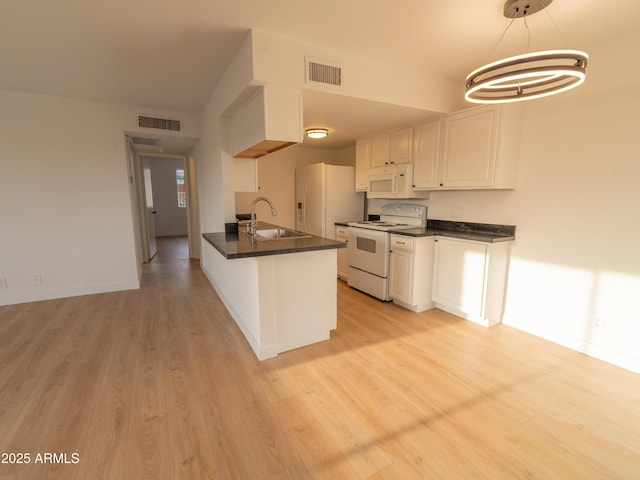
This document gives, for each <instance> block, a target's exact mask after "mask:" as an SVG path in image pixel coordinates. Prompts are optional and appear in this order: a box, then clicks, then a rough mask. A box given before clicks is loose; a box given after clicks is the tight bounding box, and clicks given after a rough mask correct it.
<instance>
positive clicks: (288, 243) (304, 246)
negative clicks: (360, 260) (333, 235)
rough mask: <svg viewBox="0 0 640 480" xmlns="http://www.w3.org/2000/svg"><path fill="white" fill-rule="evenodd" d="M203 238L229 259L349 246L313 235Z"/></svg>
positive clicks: (205, 235)
mask: <svg viewBox="0 0 640 480" xmlns="http://www.w3.org/2000/svg"><path fill="white" fill-rule="evenodd" d="M258 228H282V227H280V226H278V225H273V224H270V223H266V222H258ZM202 237H203V238H204V239H205V240H206V241H207V242H209V243H210V244H211V245H212V246H213V248H215V249H216V250H218V251H219V252H220V253H221V254H222V255H224V257H225V258H228V259H232V258H247V257H262V256H265V255H281V254H284V253H296V252H310V251H312V250H330V249H333V248H345V247H346V246H347V244H346V243H343V242H339V241H336V240H331V239H329V238H324V237H318V236H316V235H311V236H310V237H306V238H287V239H282V240H267V241H257V240H254V239H252V238H251V237H249V236H248V235H246V234H245V233H243V232H239V233H224V232H216V233H203V234H202Z"/></svg>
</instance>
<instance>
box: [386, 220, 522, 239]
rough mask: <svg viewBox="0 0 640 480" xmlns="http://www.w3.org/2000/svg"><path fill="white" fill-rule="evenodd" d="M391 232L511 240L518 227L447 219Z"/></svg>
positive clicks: (423, 235)
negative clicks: (424, 225) (420, 226)
mask: <svg viewBox="0 0 640 480" xmlns="http://www.w3.org/2000/svg"><path fill="white" fill-rule="evenodd" d="M391 233H393V234H396V235H405V236H408V237H429V236H434V235H435V236H442V237H451V238H461V239H464V240H475V241H477V242H487V243H495V242H510V241H512V240H515V238H516V227H515V226H513V225H496V224H488V223H470V222H451V221H447V220H427V226H426V228H424V227H423V228H408V229H406V230H394V231H392V232H391Z"/></svg>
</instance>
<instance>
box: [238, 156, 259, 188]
mask: <svg viewBox="0 0 640 480" xmlns="http://www.w3.org/2000/svg"><path fill="white" fill-rule="evenodd" d="M258 190H260V187H259V185H258V161H257V160H256V159H255V158H234V159H233V191H234V192H257V191H258Z"/></svg>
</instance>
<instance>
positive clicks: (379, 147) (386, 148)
mask: <svg viewBox="0 0 640 480" xmlns="http://www.w3.org/2000/svg"><path fill="white" fill-rule="evenodd" d="M390 155H391V134H390V133H383V134H381V135H375V136H374V137H373V138H372V139H371V168H376V167H384V166H385V165H389V158H390Z"/></svg>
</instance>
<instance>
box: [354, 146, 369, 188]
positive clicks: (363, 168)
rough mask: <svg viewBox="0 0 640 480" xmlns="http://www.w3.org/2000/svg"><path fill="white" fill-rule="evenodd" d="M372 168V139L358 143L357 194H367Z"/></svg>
mask: <svg viewBox="0 0 640 480" xmlns="http://www.w3.org/2000/svg"><path fill="white" fill-rule="evenodd" d="M369 168H371V138H364V139H362V140H358V141H357V142H356V192H366V191H367V186H368V185H369Z"/></svg>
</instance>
